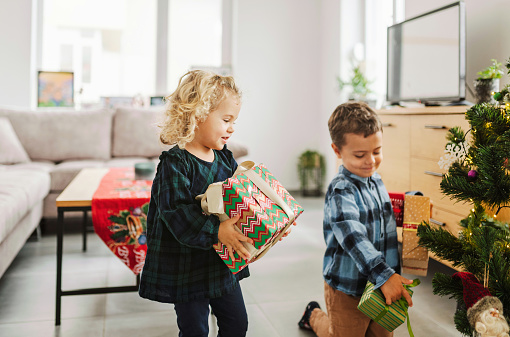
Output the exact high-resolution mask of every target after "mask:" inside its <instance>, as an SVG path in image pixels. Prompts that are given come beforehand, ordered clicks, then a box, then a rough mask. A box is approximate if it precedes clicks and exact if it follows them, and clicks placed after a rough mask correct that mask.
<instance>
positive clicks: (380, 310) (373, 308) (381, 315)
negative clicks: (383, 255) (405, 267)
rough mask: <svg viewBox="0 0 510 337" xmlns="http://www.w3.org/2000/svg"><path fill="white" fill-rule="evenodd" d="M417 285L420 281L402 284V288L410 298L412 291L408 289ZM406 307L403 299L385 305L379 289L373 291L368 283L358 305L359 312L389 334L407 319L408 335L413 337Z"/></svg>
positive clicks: (372, 287)
mask: <svg viewBox="0 0 510 337" xmlns="http://www.w3.org/2000/svg"><path fill="white" fill-rule="evenodd" d="M418 284H420V280H419V279H415V280H414V281H413V283H411V284H404V288H406V290H407V291H408V292H409V295H411V296H412V295H413V291H412V290H411V289H409V288H412V287H416V286H417V285H418ZM408 307H409V305H408V304H407V301H406V300H405V298H403V297H402V298H401V299H400V300H398V301H396V302H393V303H392V304H391V305H387V304H386V299H385V298H384V295H383V293H382V291H381V289H374V285H373V284H372V283H370V282H367V285H366V287H365V291H364V292H363V295H362V296H361V300H360V301H359V304H358V309H359V310H360V311H361V312H363V313H364V314H365V315H367V316H368V317H370V318H371V319H372V320H373V321H375V322H376V323H378V324H379V325H380V326H382V327H383V328H385V329H386V330H388V331H390V332H391V331H393V330H395V329H396V328H397V327H399V326H400V325H401V324H402V323H404V321H405V320H406V318H407V329H408V330H409V335H410V336H411V337H414V334H413V331H412V329H411V323H409V315H408V314H407V308H408Z"/></svg>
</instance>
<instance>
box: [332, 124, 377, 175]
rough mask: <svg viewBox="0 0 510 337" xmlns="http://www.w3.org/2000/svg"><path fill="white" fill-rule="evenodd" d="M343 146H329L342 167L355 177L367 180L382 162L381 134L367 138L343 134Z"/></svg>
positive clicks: (353, 134)
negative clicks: (341, 162) (340, 161)
mask: <svg viewBox="0 0 510 337" xmlns="http://www.w3.org/2000/svg"><path fill="white" fill-rule="evenodd" d="M344 137H345V144H344V146H342V148H340V149H339V148H338V147H337V146H336V145H335V144H331V147H332V148H333V151H335V154H336V155H337V157H338V158H340V159H342V161H343V165H344V167H345V168H346V169H347V170H349V172H351V173H354V174H355V175H357V176H359V177H362V178H368V177H371V176H372V174H374V173H375V171H376V170H377V169H378V168H379V165H380V164H381V162H382V159H383V155H382V132H381V131H377V132H376V133H374V134H371V135H370V136H368V137H366V138H365V137H364V136H363V135H358V134H355V133H346V134H345V136H344Z"/></svg>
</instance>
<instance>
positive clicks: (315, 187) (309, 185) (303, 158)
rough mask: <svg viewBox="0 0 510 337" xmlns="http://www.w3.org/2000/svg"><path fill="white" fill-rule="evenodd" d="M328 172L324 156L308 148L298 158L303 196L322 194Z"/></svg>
mask: <svg viewBox="0 0 510 337" xmlns="http://www.w3.org/2000/svg"><path fill="white" fill-rule="evenodd" d="M325 173H326V163H325V160H324V156H322V155H321V154H320V153H319V152H317V151H312V150H306V151H305V152H303V153H302V154H301V155H300V156H299V159H298V174H299V182H300V183H301V193H302V194H303V196H320V195H322V187H323V185H324V178H325Z"/></svg>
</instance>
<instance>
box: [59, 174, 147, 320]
mask: <svg viewBox="0 0 510 337" xmlns="http://www.w3.org/2000/svg"><path fill="white" fill-rule="evenodd" d="M108 170H109V169H108V168H89V169H83V170H81V171H80V172H79V173H78V175H77V176H76V177H75V178H74V179H73V180H72V181H71V182H70V183H69V185H68V186H67V187H66V188H65V190H63V191H62V193H61V194H60V195H59V196H58V197H57V201H56V204H57V211H58V221H57V282H56V301H55V302H56V306H55V325H60V315H61V305H62V296H69V295H90V294H106V293H119V292H128V291H138V286H139V284H140V275H137V276H136V285H131V286H121V287H103V288H88V289H76V290H65V291H64V290H62V253H63V245H64V213H65V212H71V211H82V212H84V213H85V214H86V212H87V211H90V210H91V206H92V197H93V195H94V193H95V191H96V190H97V188H98V186H99V183H100V182H101V179H102V178H103V177H104V175H105V174H106V173H107V172H108Z"/></svg>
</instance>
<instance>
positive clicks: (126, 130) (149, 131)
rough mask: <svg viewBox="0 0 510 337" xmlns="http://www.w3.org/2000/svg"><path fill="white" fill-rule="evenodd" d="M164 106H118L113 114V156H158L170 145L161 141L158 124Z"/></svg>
mask: <svg viewBox="0 0 510 337" xmlns="http://www.w3.org/2000/svg"><path fill="white" fill-rule="evenodd" d="M162 116H163V110H162V108H158V109H133V108H118V109H117V110H116V112H115V115H114V116H113V140H112V157H133V156H141V157H156V156H159V155H160V154H161V152H162V151H165V150H168V149H169V148H170V146H164V145H162V144H161V143H160V141H159V136H158V127H157V126H156V124H157V123H158V121H159V120H160V119H161V118H162Z"/></svg>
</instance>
